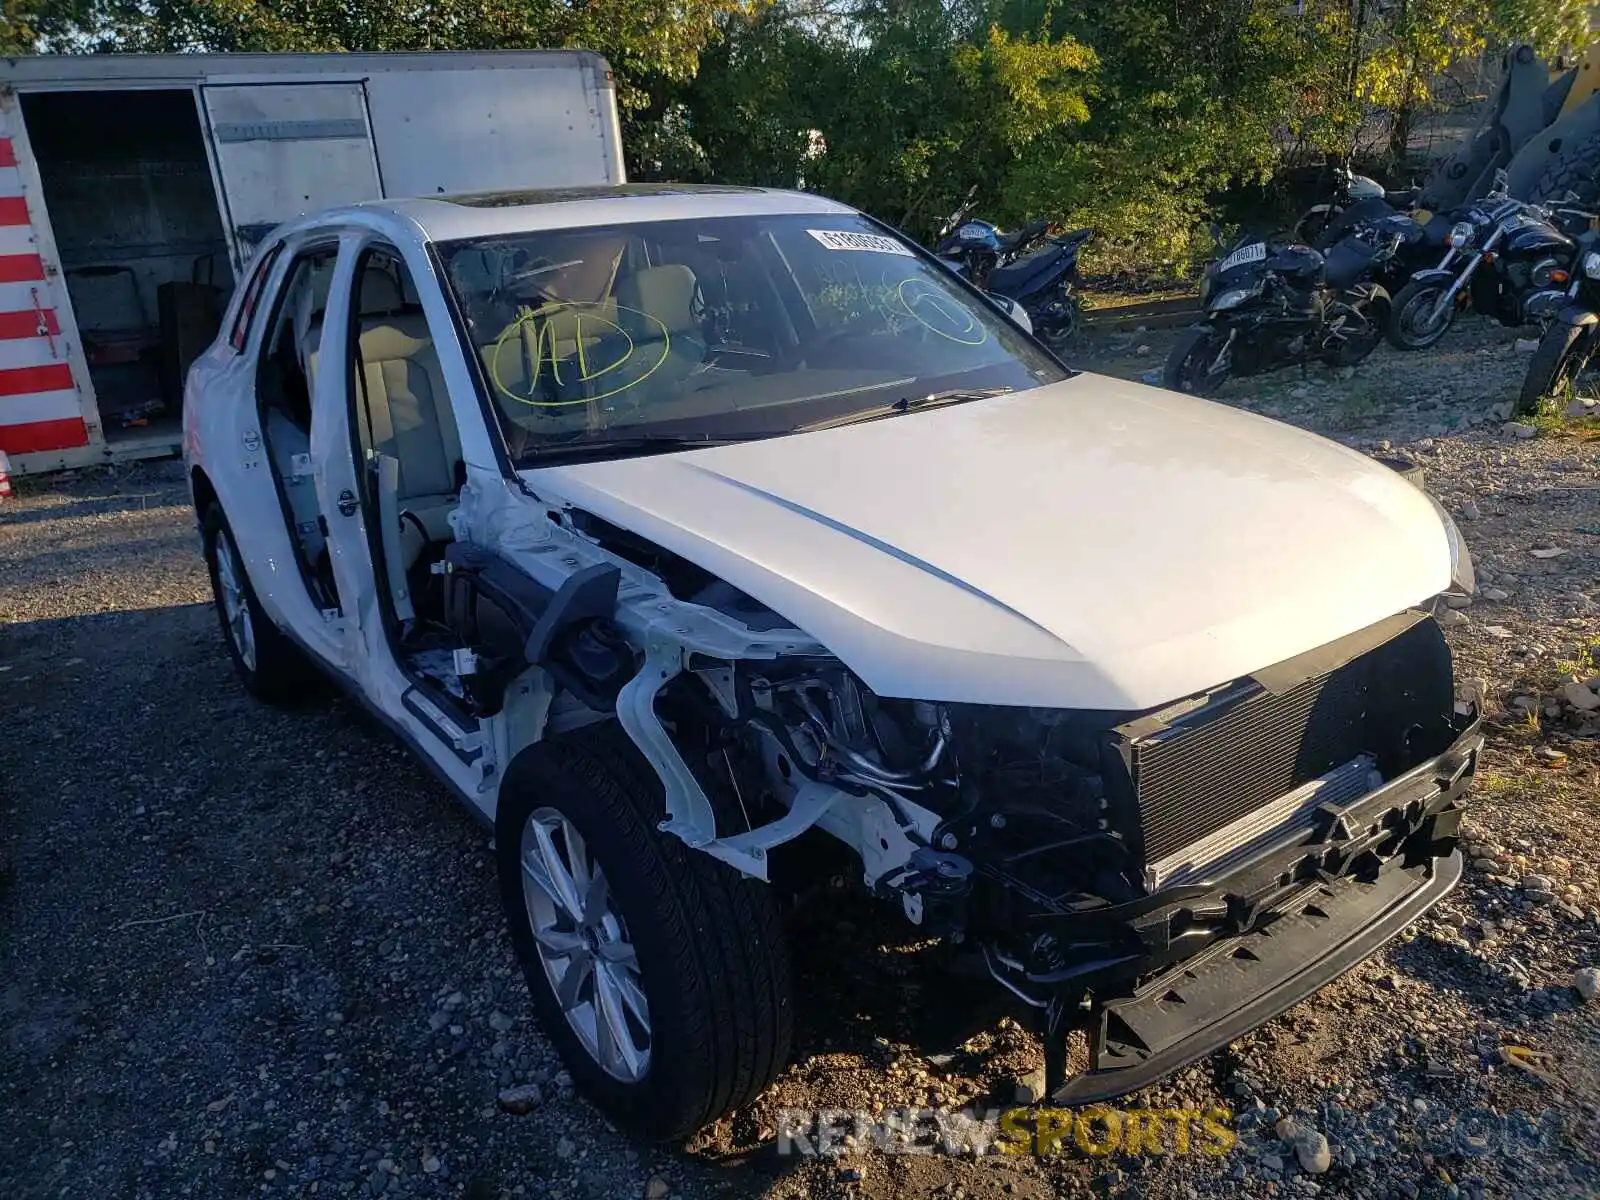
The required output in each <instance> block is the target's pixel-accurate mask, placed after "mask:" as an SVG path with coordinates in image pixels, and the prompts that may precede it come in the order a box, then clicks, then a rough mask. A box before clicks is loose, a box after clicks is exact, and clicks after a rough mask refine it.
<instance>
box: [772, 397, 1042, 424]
mask: <svg viewBox="0 0 1600 1200" xmlns="http://www.w3.org/2000/svg"><path fill="white" fill-rule="evenodd" d="M1009 391H1011V389H1010V388H1008V387H993V388H949V389H947V390H946V391H942V392H929V393H928V394H927V395H926V396H902V397H901V398H900V399H898V400H896V401H894V402H893V403H891V404H880V405H878V406H877V407H876V408H863V409H861V410H860V411H859V412H853V413H846V414H845V415H844V416H842V417H829V418H828V419H827V420H826V421H813V422H811V423H810V424H809V425H796V426H795V429H794V432H796V433H814V432H816V431H817V430H819V429H837V428H839V427H840V426H841V425H859V424H861V423H862V422H863V421H881V420H883V419H884V418H885V417H898V416H899V415H900V414H901V413H908V412H921V411H923V410H924V409H929V408H944V407H945V406H946V405H950V404H965V403H966V402H967V401H969V400H987V399H989V398H990V397H992V396H1004V395H1005V394H1006V393H1007V392H1009Z"/></svg>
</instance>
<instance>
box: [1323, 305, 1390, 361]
mask: <svg viewBox="0 0 1600 1200" xmlns="http://www.w3.org/2000/svg"><path fill="white" fill-rule="evenodd" d="M1328 317H1329V325H1330V326H1337V328H1339V330H1340V331H1341V332H1340V335H1339V336H1335V335H1334V334H1332V333H1331V332H1330V334H1329V336H1328V337H1327V338H1326V339H1324V341H1323V343H1322V361H1323V362H1325V363H1327V364H1328V365H1330V366H1334V367H1353V366H1356V365H1357V364H1358V363H1360V362H1363V361H1364V360H1365V359H1366V357H1367V356H1368V355H1369V354H1371V353H1372V352H1373V351H1374V350H1376V349H1377V348H1378V343H1379V342H1380V341H1382V340H1383V332H1384V329H1385V328H1386V327H1387V325H1388V324H1389V317H1390V304H1389V297H1388V296H1387V295H1385V294H1384V293H1382V292H1381V291H1369V292H1363V293H1359V294H1350V295H1347V296H1341V297H1340V298H1339V299H1338V300H1336V301H1334V303H1333V304H1332V305H1331V306H1330V309H1329V313H1328Z"/></svg>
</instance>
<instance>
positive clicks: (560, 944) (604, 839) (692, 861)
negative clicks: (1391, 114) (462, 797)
mask: <svg viewBox="0 0 1600 1200" xmlns="http://www.w3.org/2000/svg"><path fill="white" fill-rule="evenodd" d="M664 812H665V806H664V804H663V798H662V790H661V784H660V781H659V779H657V777H656V775H655V772H654V771H653V770H652V769H651V768H650V766H649V765H648V764H647V763H646V762H645V761H644V759H643V757H642V756H641V755H640V754H639V752H638V750H637V748H636V747H635V746H634V744H633V742H632V741H631V740H630V739H629V738H628V736H627V734H626V733H624V732H623V731H622V729H621V728H620V727H619V726H617V725H616V724H614V723H610V724H606V725H601V726H592V727H590V728H588V729H584V730H580V731H578V732H576V733H573V734H570V735H568V736H566V737H564V738H560V739H557V740H554V741H550V742H541V743H539V744H538V745H535V746H533V747H532V748H531V749H529V750H528V751H526V752H525V755H524V756H523V757H522V758H521V759H519V760H518V763H517V765H516V766H514V767H513V770H512V773H511V774H510V776H509V777H508V778H507V780H506V783H505V785H504V786H503V787H502V789H501V799H500V811H499V812H498V813H497V814H496V818H495V839H496V845H497V855H498V867H499V874H500V891H501V901H502V904H503V905H504V908H505V913H506V921H507V924H508V926H509V928H510V933H511V941H512V944H513V946H514V947H515V949H516V953H517V957H518V959H519V960H520V961H521V964H522V969H523V973H524V975H525V976H526V978H527V981H528V988H529V990H530V992H531V994H532V999H533V1007H534V1010H535V1012H536V1013H537V1014H538V1017H539V1021H540V1024H541V1025H542V1026H543V1027H544V1030H545V1032H546V1034H547V1035H548V1036H549V1037H550V1040H551V1041H553V1042H554V1043H555V1045H556V1048H557V1050H558V1051H559V1052H560V1053H561V1057H562V1058H563V1060H564V1061H565V1062H566V1065H567V1069H568V1070H569V1071H570V1072H571V1073H572V1077H573V1080H574V1081H575V1082H576V1083H577V1085H578V1086H579V1087H580V1088H581V1089H582V1090H583V1092H584V1093H585V1095H587V1096H588V1098H589V1099H590V1100H591V1101H593V1103H594V1104H596V1105H597V1106H598V1107H599V1108H600V1109H602V1110H603V1111H604V1112H605V1113H606V1115H607V1116H609V1117H610V1118H611V1119H612V1120H613V1121H615V1122H616V1123H617V1125H619V1126H620V1127H622V1128H624V1129H626V1130H627V1131H628V1132H629V1133H632V1134H634V1135H636V1136H638V1137H642V1138H647V1139H651V1140H669V1139H679V1138H682V1137H685V1136H687V1135H688V1134H690V1133H692V1132H693V1131H694V1130H696V1129H699V1128H701V1127H702V1126H704V1125H706V1124H708V1123H710V1122H712V1121H715V1120H716V1119H717V1118H719V1117H721V1116H723V1115H724V1114H726V1113H727V1112H729V1111H731V1110H732V1109H734V1108H738V1107H740V1106H741V1105H744V1104H746V1103H748V1102H749V1101H751V1100H753V1099H754V1098H755V1097H756V1096H758V1095H759V1094H760V1093H761V1091H762V1089H764V1088H765V1087H766V1086H767V1084H769V1083H770V1082H771V1081H772V1080H773V1079H774V1078H775V1077H776V1076H777V1074H778V1072H779V1071H780V1070H781V1069H782V1068H783V1065H784V1063H785V1062H786V1061H787V1059H788V1055H789V1046H790V1042H791V1039H792V1035H793V1000H792V997H791V994H790V988H789V959H788V952H787V949H786V946H785V941H784V936H783V931H782V928H781V923H780V918H779V909H778V905H777V901H776V898H775V896H774V894H773V891H772V888H771V887H770V886H769V885H767V884H763V883H761V882H759V881H757V880H754V879H749V878H746V877H745V876H743V875H741V874H739V872H737V871H735V870H734V869H733V868H731V867H728V866H726V865H724V864H723V863H720V862H718V861H716V860H715V859H713V858H711V857H710V856H708V855H706V854H702V853H700V852H699V851H696V850H691V849H689V848H688V847H687V846H685V845H684V844H683V843H682V842H680V841H679V840H678V839H677V838H675V837H672V836H670V835H668V834H664V833H661V832H660V831H659V829H658V828H657V825H658V824H659V823H660V821H661V819H662V816H663V813H664Z"/></svg>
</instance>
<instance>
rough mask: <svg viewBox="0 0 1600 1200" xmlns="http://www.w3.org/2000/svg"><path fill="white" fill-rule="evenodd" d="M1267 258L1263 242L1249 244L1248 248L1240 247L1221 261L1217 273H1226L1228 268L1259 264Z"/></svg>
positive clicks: (1265, 245) (1265, 246)
mask: <svg viewBox="0 0 1600 1200" xmlns="http://www.w3.org/2000/svg"><path fill="white" fill-rule="evenodd" d="M1266 257H1267V244H1266V243H1265V242H1251V243H1250V244H1249V245H1248V246H1240V247H1239V248H1238V249H1237V250H1235V251H1234V252H1233V253H1232V254H1230V255H1228V257H1227V258H1225V259H1223V260H1222V263H1221V265H1220V266H1218V267H1217V270H1219V271H1226V270H1228V269H1229V268H1230V267H1242V266H1244V264H1245V263H1253V262H1260V261H1261V260H1262V259H1264V258H1266Z"/></svg>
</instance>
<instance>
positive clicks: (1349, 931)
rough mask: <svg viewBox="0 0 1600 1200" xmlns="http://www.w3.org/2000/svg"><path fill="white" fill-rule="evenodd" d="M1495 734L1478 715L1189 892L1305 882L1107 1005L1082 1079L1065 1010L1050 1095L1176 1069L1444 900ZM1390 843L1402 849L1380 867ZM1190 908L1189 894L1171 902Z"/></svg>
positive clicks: (1060, 1014) (1051, 1060)
mask: <svg viewBox="0 0 1600 1200" xmlns="http://www.w3.org/2000/svg"><path fill="white" fill-rule="evenodd" d="M1482 745H1483V738H1482V737H1481V735H1479V733H1478V731H1477V727H1476V723H1474V724H1473V726H1472V727H1471V728H1469V729H1468V730H1467V731H1466V732H1464V733H1463V734H1462V735H1461V736H1459V737H1458V739H1457V740H1456V742H1455V744H1454V745H1452V746H1451V747H1450V748H1449V750H1447V751H1446V752H1445V753H1443V754H1441V755H1440V756H1439V757H1438V758H1436V759H1434V760H1432V761H1431V762H1429V763H1425V764H1423V765H1422V766H1420V767H1418V768H1416V769H1414V770H1413V771H1410V772H1407V774H1406V775H1404V776H1402V777H1401V778H1399V779H1396V780H1393V781H1391V782H1390V783H1389V784H1388V785H1386V786H1385V787H1382V788H1380V789H1378V790H1377V791H1375V792H1373V793H1372V794H1370V795H1368V796H1365V797H1362V798H1361V799H1360V800H1357V801H1355V802H1354V803H1352V804H1351V805H1349V806H1348V807H1347V808H1344V809H1342V810H1341V811H1338V812H1336V813H1334V812H1330V813H1329V814H1327V816H1328V818H1329V819H1328V820H1326V821H1324V822H1323V823H1322V826H1321V830H1320V832H1317V833H1313V834H1312V835H1310V836H1309V837H1308V838H1306V839H1305V840H1299V839H1297V844H1295V845H1293V846H1281V847H1279V848H1278V849H1277V850H1276V851H1274V852H1271V853H1269V854H1268V855H1265V856H1263V859H1260V860H1258V861H1257V862H1256V863H1254V864H1252V866H1251V867H1250V868H1246V869H1245V870H1244V871H1241V872H1240V873H1239V875H1238V876H1235V877H1233V878H1229V879H1224V880H1222V881H1220V883H1219V884H1217V885H1216V890H1215V891H1214V892H1213V893H1212V894H1211V895H1210V896H1208V897H1205V898H1201V897H1199V896H1190V897H1189V898H1188V899H1187V905H1193V906H1194V907H1196V908H1199V907H1203V906H1205V904H1206V901H1208V900H1210V901H1213V902H1215V901H1216V900H1224V897H1227V896H1228V895H1229V894H1230V893H1231V894H1232V896H1233V899H1234V902H1235V904H1237V901H1238V899H1239V897H1238V893H1237V892H1236V891H1235V890H1234V889H1235V886H1236V885H1240V884H1244V885H1245V890H1246V891H1247V892H1254V893H1255V895H1256V896H1257V897H1260V896H1261V895H1262V891H1263V890H1267V891H1271V890H1275V889H1272V888H1270V886H1269V887H1268V888H1267V889H1262V884H1264V883H1267V881H1268V880H1274V881H1275V882H1276V883H1278V884H1279V885H1285V884H1298V885H1299V886H1294V887H1293V888H1292V894H1293V898H1292V899H1289V900H1287V902H1284V901H1282V900H1280V899H1279V897H1283V896H1284V891H1278V896H1277V897H1275V898H1274V901H1275V902H1272V903H1270V904H1269V905H1268V906H1267V911H1261V910H1259V909H1258V910H1257V914H1258V915H1257V918H1256V919H1255V920H1254V921H1253V922H1252V923H1251V927H1250V928H1249V930H1248V931H1247V932H1244V933H1241V934H1238V935H1237V936H1233V937H1226V938H1222V939H1219V940H1217V941H1214V942H1213V943H1211V944H1210V945H1209V946H1207V947H1205V948H1204V949H1203V950H1201V951H1199V952H1198V953H1196V954H1194V955H1193V956H1191V957H1187V958H1184V959H1183V960H1182V961H1179V962H1176V963H1174V964H1173V965H1171V966H1170V967H1168V968H1167V969H1165V970H1163V971H1161V972H1160V973H1158V974H1156V975H1155V976H1153V977H1152V978H1150V979H1148V980H1146V981H1144V982H1143V983H1142V984H1140V985H1139V986H1137V987H1136V988H1134V989H1133V990H1132V994H1129V995H1125V996H1118V997H1115V998H1106V999H1104V1000H1103V1001H1100V1002H1098V1003H1096V1004H1095V1005H1094V1006H1093V1009H1092V1013H1093V1023H1092V1025H1091V1027H1090V1029H1089V1049H1090V1062H1089V1065H1088V1069H1087V1070H1085V1071H1083V1072H1081V1073H1079V1074H1077V1075H1075V1076H1073V1077H1072V1078H1070V1079H1065V1078H1064V1076H1065V1069H1066V1051H1065V1039H1066V1036H1067V1029H1068V1020H1069V1018H1068V1015H1067V1012H1066V1011H1064V1010H1063V1009H1062V1008H1059V1007H1055V1008H1052V1009H1051V1016H1050V1019H1049V1020H1048V1022H1047V1025H1048V1028H1047V1030H1046V1040H1045V1046H1046V1055H1045V1058H1046V1064H1045V1065H1046V1077H1047V1078H1046V1091H1047V1093H1048V1095H1049V1096H1050V1098H1051V1100H1052V1101H1053V1102H1055V1103H1057V1104H1063V1105H1075V1104H1092V1103H1096V1102H1098V1101H1102V1100H1107V1099H1110V1098H1112V1097H1115V1096H1121V1095H1125V1094H1126V1093H1128V1092H1131V1091H1135V1090H1137V1089H1139V1088H1142V1087H1145V1086H1148V1085H1149V1084H1151V1083H1154V1082H1156V1081H1157V1080H1159V1079H1162V1078H1164V1077H1165V1076H1167V1075H1170V1074H1171V1073H1172V1072H1174V1071H1177V1070H1179V1069H1181V1068H1182V1067H1185V1066H1187V1065H1188V1064H1190V1063H1192V1062H1194V1061H1195V1060H1196V1059H1199V1058H1202V1057H1204V1056H1205V1055H1207V1054H1210V1053H1211V1052H1212V1051H1214V1050H1217V1049H1220V1048H1221V1047H1223V1046H1225V1045H1227V1044H1228V1043H1229V1042H1230V1041H1233V1040H1234V1039H1235V1038H1238V1037H1241V1036H1243V1035H1244V1034H1246V1033H1249V1032H1250V1031H1251V1030H1253V1029H1255V1028H1257V1027H1258V1026H1260V1025H1261V1024H1263V1023H1264V1022H1266V1021H1268V1020H1270V1019H1271V1018H1272V1017H1275V1016H1277V1015H1278V1014H1280V1013H1282V1012H1283V1011H1284V1010H1286V1009H1288V1008H1290V1007H1291V1006H1293V1005H1295V1004H1297V1003H1299V1002H1300V1001H1301V1000H1303V999H1305V998H1306V997H1307V996H1309V995H1310V994H1311V993H1313V992H1315V991H1316V990H1317V989H1319V988H1321V987H1322V986H1324V985H1325V984H1327V983H1329V982H1331V981H1332V980H1333V979H1335V978H1337V977H1338V976H1339V975H1342V974H1343V973H1344V972H1345V971H1347V970H1349V969H1350V968H1351V967H1353V966H1355V965H1356V964H1357V963H1358V962H1360V961H1362V960H1363V959H1365V958H1366V957H1368V956H1369V955H1371V954H1372V953H1373V952H1374V951H1376V950H1377V949H1378V948H1379V947H1380V946H1382V945H1383V944H1384V943H1385V942H1387V941H1388V940H1389V939H1391V938H1393V937H1394V936H1395V935H1396V934H1398V933H1399V932H1400V931H1401V930H1403V929H1405V928H1406V926H1408V925H1410V924H1411V923H1412V922H1413V921H1415V920H1416V919H1417V918H1418V917H1419V916H1421V915H1422V914H1423V913H1424V912H1426V911H1427V910H1428V909H1429V908H1431V907H1432V906H1433V905H1434V904H1436V903H1437V902H1438V901H1439V900H1440V899H1441V898H1443V897H1444V896H1445V895H1446V894H1447V893H1448V892H1449V891H1450V890H1451V889H1452V888H1453V887H1455V885H1456V883H1457V882H1458V881H1459V880H1460V878H1461V871H1462V860H1461V854H1460V852H1459V851H1458V850H1457V849H1456V834H1457V830H1458V827H1459V823H1460V816H1461V805H1460V801H1461V799H1462V797H1463V794H1464V793H1465V791H1466V789H1467V787H1468V786H1469V784H1470V782H1471V779H1472V774H1473V769H1474V767H1475V766H1476V760H1477V755H1478V752H1479V750H1480V749H1481V747H1482ZM1380 842H1381V843H1383V844H1384V849H1385V850H1387V851H1389V854H1388V855H1387V856H1386V857H1385V858H1384V859H1383V861H1382V863H1381V868H1380V869H1373V868H1374V867H1375V866H1377V862H1376V858H1377V856H1376V854H1375V852H1374V847H1375V845H1376V844H1377V843H1380ZM1348 851H1355V853H1353V854H1352V853H1348ZM1245 877H1248V878H1247V879H1246V878H1245ZM1198 890H1199V889H1176V888H1175V889H1173V892H1174V893H1179V892H1183V893H1192V892H1194V891H1198ZM1286 890H1288V889H1286ZM1151 899H1152V900H1158V899H1159V898H1157V897H1152V898H1151ZM1224 902H1226V901H1224ZM1187 905H1186V904H1185V901H1183V900H1176V901H1175V903H1174V904H1173V905H1171V906H1170V908H1169V909H1168V911H1172V910H1173V909H1179V908H1182V907H1186V906H1187ZM1162 907H1167V906H1162ZM1058 1022H1059V1024H1058Z"/></svg>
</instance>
